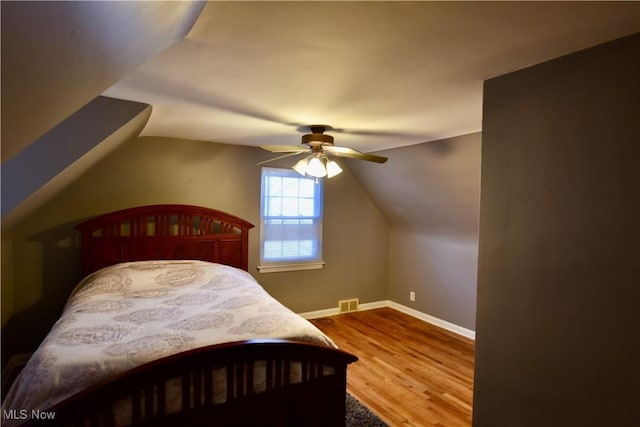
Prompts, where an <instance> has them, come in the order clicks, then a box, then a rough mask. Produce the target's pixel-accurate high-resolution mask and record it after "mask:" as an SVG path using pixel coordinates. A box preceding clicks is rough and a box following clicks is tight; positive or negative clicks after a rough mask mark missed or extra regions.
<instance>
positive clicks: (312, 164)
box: [306, 156, 327, 178]
mask: <svg viewBox="0 0 640 427" xmlns="http://www.w3.org/2000/svg"><path fill="white" fill-rule="evenodd" d="M324 163H325V162H324V161H323V159H321V158H320V157H315V156H314V157H311V158H310V159H309V163H308V164H307V170H306V173H307V175H309V176H313V177H316V178H322V177H324V176H326V175H327V168H326V166H325V165H324Z"/></svg>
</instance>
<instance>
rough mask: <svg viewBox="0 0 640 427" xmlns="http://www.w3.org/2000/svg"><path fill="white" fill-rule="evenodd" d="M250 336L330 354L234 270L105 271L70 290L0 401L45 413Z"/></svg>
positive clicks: (320, 339)
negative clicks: (119, 380) (131, 372)
mask: <svg viewBox="0 0 640 427" xmlns="http://www.w3.org/2000/svg"><path fill="white" fill-rule="evenodd" d="M255 338H283V339H294V340H300V341H307V342H314V343H318V344H323V345H327V346H331V347H335V344H334V343H333V342H332V341H331V340H330V339H329V338H328V337H326V336H325V335H324V334H323V333H322V332H320V331H319V330H318V329H317V328H316V327H315V326H313V325H312V324H311V323H309V322H308V321H306V320H304V319H303V318H301V317H300V316H298V315H297V314H295V313H293V312H292V311H290V310H289V309H287V308H286V307H285V306H283V305H282V304H280V303H279V302H278V301H276V300H275V299H274V298H272V297H271V296H270V295H269V294H268V293H267V292H266V291H265V290H264V289H263V288H262V287H261V286H260V285H259V284H258V283H257V282H256V281H255V279H254V278H253V277H252V276H251V275H250V274H249V273H247V272H245V271H243V270H239V269H236V268H233V267H229V266H224V265H220V264H212V263H208V262H204V261H142V262H132V263H124V264H118V265H115V266H112V267H107V268H105V269H102V270H100V271H98V272H96V273H93V274H91V275H90V276H88V277H87V278H85V279H84V280H83V281H82V282H81V283H80V284H79V285H78V286H77V287H76V289H75V290H74V293H73V294H72V296H71V297H70V298H69V301H68V303H67V306H66V308H65V310H64V312H63V314H62V316H61V317H60V319H59V320H58V322H57V323H56V324H55V325H54V326H53V328H52V329H51V332H50V333H49V334H48V336H47V337H46V338H45V340H44V341H43V342H42V344H41V345H40V347H39V348H38V350H37V351H36V352H35V353H34V355H33V357H32V358H31V359H30V360H29V363H28V364H27V365H26V366H25V368H24V370H23V371H22V373H21V374H20V376H19V377H18V379H17V380H16V382H15V383H14V385H13V387H12V388H11V390H10V391H9V393H8V395H7V396H6V398H5V400H4V403H3V409H5V410H6V409H15V410H23V409H27V410H32V409H41V410H45V409H47V408H50V407H51V406H52V405H54V404H55V403H57V402H59V401H61V400H63V399H64V398H66V397H68V396H71V395H73V394H75V393H76V392H78V391H80V390H82V389H84V388H86V387H87V386H89V385H92V384H95V383H97V382H100V381H101V380H103V379H106V378H108V377H110V376H112V375H114V374H116V373H119V372H122V371H125V370H128V369H130V368H132V367H135V366H137V365H140V364H143V363H145V362H149V361H151V360H154V359H158V358H160V357H164V356H167V355H170V354H173V353H178V352H181V351H184V350H189V349H192V348H196V347H201V346H204V345H209V344H217V343H223V342H233V341H241V340H246V339H255Z"/></svg>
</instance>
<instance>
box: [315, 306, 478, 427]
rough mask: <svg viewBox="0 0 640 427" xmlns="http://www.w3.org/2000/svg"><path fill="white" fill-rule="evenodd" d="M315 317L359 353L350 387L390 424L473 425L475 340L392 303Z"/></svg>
mask: <svg viewBox="0 0 640 427" xmlns="http://www.w3.org/2000/svg"><path fill="white" fill-rule="evenodd" d="M312 322H313V323H314V324H315V325H316V326H317V327H318V328H320V329H321V330H322V331H323V332H325V333H326V334H327V335H328V336H330V337H331V338H332V339H333V340H334V341H335V343H336V344H337V345H338V346H339V347H340V348H342V349H343V350H345V351H348V352H350V353H353V354H355V355H356V356H358V357H359V360H358V361H357V362H355V363H353V364H352V365H350V366H349V372H348V379H347V389H348V391H349V392H350V393H351V394H352V395H353V396H354V397H356V398H357V399H359V400H360V401H361V402H362V403H364V404H365V405H367V406H368V407H369V408H370V409H371V410H373V411H374V412H375V413H376V414H377V415H378V416H380V418H382V419H383V420H385V421H386V422H387V423H388V424H389V425H390V426H392V427H395V426H416V427H420V426H430V427H431V426H438V427H457V426H465V427H468V426H470V425H471V404H472V395H473V363H474V342H473V340H470V339H468V338H464V337H461V336H459V335H456V334H454V333H452V332H449V331H446V330H444V329H441V328H438V327H436V326H433V325H431V324H429V323H426V322H423V321H421V320H419V319H416V318H414V317H412V316H409V315H406V314H404V313H401V312H399V311H396V310H393V309H390V308H380V309H375V310H367V311H360V312H355V313H348V314H341V315H337V316H332V317H325V318H320V319H314V320H312Z"/></svg>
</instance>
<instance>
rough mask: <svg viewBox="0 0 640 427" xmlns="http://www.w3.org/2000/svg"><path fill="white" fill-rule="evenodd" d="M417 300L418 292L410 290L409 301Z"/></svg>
mask: <svg viewBox="0 0 640 427" xmlns="http://www.w3.org/2000/svg"><path fill="white" fill-rule="evenodd" d="M415 300H416V293H415V292H413V291H410V292H409V301H415Z"/></svg>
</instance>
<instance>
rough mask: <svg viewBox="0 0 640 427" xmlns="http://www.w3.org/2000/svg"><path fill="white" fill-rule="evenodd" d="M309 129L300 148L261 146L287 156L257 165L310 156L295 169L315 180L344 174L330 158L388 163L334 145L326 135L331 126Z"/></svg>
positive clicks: (298, 163) (378, 158) (295, 166)
mask: <svg viewBox="0 0 640 427" xmlns="http://www.w3.org/2000/svg"><path fill="white" fill-rule="evenodd" d="M309 129H310V130H311V133H309V134H306V135H302V142H301V145H300V146H291V145H262V146H260V148H262V149H263V150H266V151H270V152H272V153H287V154H285V155H283V156H279V157H275V158H273V159H269V160H265V161H263V162H260V163H257V165H262V164H265V163H268V162H272V161H274V160H278V159H282V158H285V157H289V156H296V155H300V154H308V155H307V156H306V157H305V158H303V159H301V160H299V161H298V162H297V163H296V164H295V165H293V169H294V170H295V171H296V172H298V173H300V174H301V175H309V176H312V177H315V178H322V177H324V176H326V177H327V178H331V177H333V176H336V175H337V174H339V173H340V172H342V168H341V167H340V166H339V165H338V164H337V163H336V162H335V161H333V160H331V159H330V158H329V156H337V157H348V158H352V159H359V160H366V161H369V162H375V163H384V162H386V161H387V158H386V157H382V156H376V155H374V154H367V153H362V152H360V151H358V150H354V149H353V148H348V147H338V146H335V145H333V136H331V135H327V134H325V133H324V132H325V131H327V130H329V129H331V127H330V126H327V125H311V126H309Z"/></svg>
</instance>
